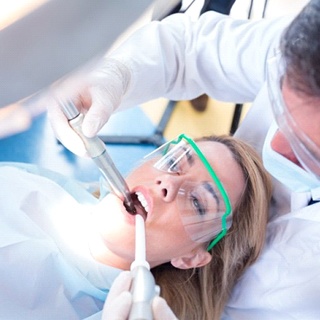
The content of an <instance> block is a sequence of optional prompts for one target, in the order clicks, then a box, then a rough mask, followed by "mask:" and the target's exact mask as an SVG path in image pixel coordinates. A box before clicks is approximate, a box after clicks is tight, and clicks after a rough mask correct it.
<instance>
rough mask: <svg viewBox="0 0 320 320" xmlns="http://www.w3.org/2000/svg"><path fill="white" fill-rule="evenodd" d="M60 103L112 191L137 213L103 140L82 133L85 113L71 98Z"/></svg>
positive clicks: (132, 211) (130, 209) (132, 212)
mask: <svg viewBox="0 0 320 320" xmlns="http://www.w3.org/2000/svg"><path fill="white" fill-rule="evenodd" d="M59 103H60V106H61V108H62V111H63V113H64V114H65V116H66V117H67V119H68V120H69V124H70V126H71V127H72V128H73V129H74V131H75V132H76V133H77V134H78V135H79V136H80V138H81V139H82V141H83V143H84V145H85V148H86V151H87V153H88V155H89V156H90V157H91V158H92V160H93V161H94V163H95V164H96V165H97V167H98V168H99V170H100V172H101V173H102V175H103V177H104V178H105V179H106V181H107V182H108V184H109V186H110V188H111V191H112V192H113V193H114V194H115V195H116V196H118V197H119V198H120V199H121V200H124V205H125V207H126V209H127V211H128V212H129V213H131V214H136V209H135V207H134V204H133V201H132V199H131V196H130V191H129V188H128V186H127V184H126V182H125V180H124V179H123V177H122V176H121V174H120V173H119V171H118V169H117V168H116V166H115V165H114V163H113V161H112V159H111V158H110V156H109V155H108V153H107V150H106V147H105V144H104V143H103V141H102V140H101V139H99V138H98V137H97V136H95V137H93V138H88V137H86V136H85V135H84V134H83V133H82V122H83V118H84V115H83V114H82V113H80V112H79V110H78V109H77V107H76V106H75V105H74V103H73V102H72V101H71V100H68V101H65V102H64V101H61V100H60V101H59Z"/></svg>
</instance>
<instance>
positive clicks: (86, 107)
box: [47, 59, 130, 156]
mask: <svg viewBox="0 0 320 320" xmlns="http://www.w3.org/2000/svg"><path fill="white" fill-rule="evenodd" d="M129 83H130V71H129V69H128V68H127V67H126V66H125V65H123V64H122V63H120V62H119V61H117V60H113V59H104V60H103V62H102V63H100V64H99V65H98V66H97V67H96V68H95V70H93V71H92V72H90V73H89V74H84V73H82V74H81V75H80V76H79V75H78V76H71V77H70V78H67V79H66V80H64V81H63V82H61V83H60V84H59V85H58V86H57V87H55V88H53V91H52V96H53V101H52V102H51V103H49V104H48V108H47V110H48V116H49V119H50V122H51V125H52V128H53V131H54V133H55V135H56V137H57V139H59V141H60V142H61V143H62V144H63V145H64V146H65V147H66V148H67V149H69V150H70V151H72V152H73V153H75V154H77V155H79V156H84V155H85V148H84V145H83V143H82V140H81V139H80V137H79V136H78V135H77V134H76V133H75V132H74V131H73V130H72V129H71V127H70V126H69V124H68V120H67V119H66V117H65V116H64V114H63V112H62V111H61V109H60V106H59V104H58V103H57V102H58V100H59V99H60V100H66V99H71V100H72V101H73V102H74V103H75V105H76V106H77V108H78V109H79V111H80V112H81V113H83V114H84V115H85V117H84V120H83V125H82V131H83V133H84V135H85V136H87V137H89V138H91V137H93V136H95V135H96V134H97V133H98V131H99V130H100V129H101V128H102V127H103V125H104V124H105V123H106V122H107V121H108V119H109V118H110V116H111V114H112V113H113V112H114V111H115V110H116V109H117V108H118V106H119V105H120V103H121V99H122V97H123V95H124V94H125V93H126V91H127V89H128V86H129Z"/></svg>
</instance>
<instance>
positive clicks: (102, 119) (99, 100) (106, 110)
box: [82, 87, 114, 138]
mask: <svg viewBox="0 0 320 320" xmlns="http://www.w3.org/2000/svg"><path fill="white" fill-rule="evenodd" d="M91 100H92V105H91V107H90V108H89V110H88V112H87V113H86V115H85V117H84V120H83V124H82V132H83V134H84V135H85V136H87V137H89V138H92V137H94V136H95V135H97V133H98V132H99V130H100V129H101V128H102V127H103V126H104V125H105V124H106V123H107V121H108V120H109V118H110V116H111V114H112V112H113V110H114V106H113V103H112V102H111V101H110V99H109V97H108V94H107V93H106V92H104V90H103V89H101V88H99V87H93V88H91Z"/></svg>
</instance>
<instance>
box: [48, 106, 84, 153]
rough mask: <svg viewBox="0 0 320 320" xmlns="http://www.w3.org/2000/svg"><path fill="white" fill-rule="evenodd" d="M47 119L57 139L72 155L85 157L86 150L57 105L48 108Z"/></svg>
mask: <svg viewBox="0 0 320 320" xmlns="http://www.w3.org/2000/svg"><path fill="white" fill-rule="evenodd" d="M48 118H49V120H50V124H51V127H52V129H53V131H54V133H55V136H56V137H57V139H58V140H59V141H60V142H61V143H62V144H63V145H64V146H65V147H66V148H67V149H69V150H70V151H72V152H73V153H75V154H77V155H79V156H85V155H86V149H85V146H84V144H83V142H82V140H81V138H80V137H79V135H78V134H77V133H76V132H75V131H74V130H73V129H72V128H71V127H70V125H69V122H68V119H67V118H66V116H65V115H64V113H63V112H62V110H61V109H60V107H59V105H58V104H56V103H52V104H51V105H50V106H48Z"/></svg>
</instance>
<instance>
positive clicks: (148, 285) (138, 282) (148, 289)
mask: <svg viewBox="0 0 320 320" xmlns="http://www.w3.org/2000/svg"><path fill="white" fill-rule="evenodd" d="M135 218H136V232H135V235H136V243H135V260H134V261H133V262H132V264H131V272H132V275H133V279H132V284H131V288H130V291H131V293H132V306H131V310H130V314H129V318H128V319H129V320H152V319H153V314H152V306H151V304H152V300H153V298H154V297H155V296H156V295H159V293H160V288H159V286H157V285H156V283H155V279H154V277H153V275H152V273H151V271H150V266H149V263H148V262H147V261H146V239H145V225H144V219H143V217H142V216H141V215H140V214H136V216H135Z"/></svg>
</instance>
